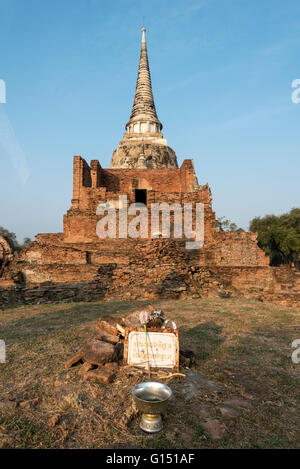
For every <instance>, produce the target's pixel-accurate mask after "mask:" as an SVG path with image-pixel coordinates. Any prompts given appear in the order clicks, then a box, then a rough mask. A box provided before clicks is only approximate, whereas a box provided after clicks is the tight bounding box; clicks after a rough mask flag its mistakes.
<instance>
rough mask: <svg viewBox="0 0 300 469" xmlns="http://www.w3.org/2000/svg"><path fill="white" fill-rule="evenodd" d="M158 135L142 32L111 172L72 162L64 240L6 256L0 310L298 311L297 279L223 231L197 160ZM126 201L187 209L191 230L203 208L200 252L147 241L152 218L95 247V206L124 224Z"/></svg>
mask: <svg viewBox="0 0 300 469" xmlns="http://www.w3.org/2000/svg"><path fill="white" fill-rule="evenodd" d="M161 130H162V124H161V123H160V121H159V120H158V117H157V114H156V109H155V105H154V101H153V96H152V89H151V79H150V71H149V66H148V59H147V50H146V42H145V32H144V31H143V41H142V50H141V59H140V67H139V75H138V80H137V87H136V95H135V100H134V106H133V111H132V114H131V118H130V120H129V122H128V123H127V124H126V133H125V134H124V139H123V140H122V141H121V142H120V144H119V146H118V147H117V149H116V150H115V151H114V153H113V157H112V162H111V167H110V168H102V167H101V165H100V163H99V162H98V161H97V160H93V161H91V163H90V165H89V164H88V163H87V162H86V160H85V159H84V158H82V157H81V156H75V157H74V163H73V198H72V203H71V207H70V209H69V210H68V212H67V213H66V214H65V215H64V229H63V233H57V234H39V235H37V236H36V240H35V241H34V242H33V243H32V244H30V246H28V247H27V248H26V249H24V250H23V251H22V252H21V253H20V255H19V256H16V257H14V258H13V259H12V256H11V253H10V254H9V255H10V257H9V256H8V254H6V258H5V262H3V263H2V267H3V268H2V269H1V270H0V277H1V278H0V304H1V303H2V304H7V303H8V302H10V301H11V300H14V301H17V302H18V301H19V302H25V303H35V302H48V301H89V300H96V299H142V298H143V299H145V298H147V299H154V298H165V297H171V298H178V297H188V296H192V297H199V296H205V297H207V296H217V295H220V296H224V297H226V296H229V295H234V296H245V297H255V298H258V299H260V300H268V301H269V300H270V301H278V302H281V303H282V304H289V305H299V303H300V301H299V300H300V274H299V273H297V272H293V271H292V270H291V269H289V268H287V267H280V268H271V267H270V266H269V259H268V258H267V257H266V256H265V254H264V253H263V251H262V250H261V249H260V248H259V247H258V246H257V242H256V234H255V233H244V232H242V233H240V232H235V233H231V232H219V231H217V229H216V219H215V213H214V211H213V210H212V196H211V191H210V188H209V186H208V184H205V185H199V184H198V181H197V177H196V174H195V171H194V166H193V162H192V160H190V159H186V160H184V162H183V163H182V165H181V167H180V168H179V167H178V163H177V158H176V154H175V152H174V151H173V150H172V149H171V148H170V147H168V146H167V142H166V140H165V139H163V135H162V133H161ZM121 195H122V196H125V195H126V196H127V199H128V203H133V202H141V199H140V197H142V199H143V200H142V202H143V203H144V204H145V205H146V207H147V208H148V209H150V207H151V204H154V203H163V202H167V203H168V204H173V203H178V204H180V205H183V204H184V203H190V204H192V205H193V221H192V225H193V228H194V229H195V226H196V225H195V207H196V204H197V203H201V204H203V206H204V245H203V247H202V248H201V249H194V250H187V249H186V247H185V239H174V237H173V233H172V232H171V235H170V237H168V238H165V239H163V238H162V236H160V238H159V239H151V217H150V215H149V216H148V225H149V229H148V235H147V236H146V237H145V238H144V239H141V238H138V239H130V238H128V239H122V238H119V237H117V238H116V239H99V237H98V236H97V233H96V226H97V223H98V222H99V220H100V219H101V215H97V213H96V210H97V207H98V205H99V203H110V204H113V205H114V206H115V207H116V212H117V220H118V216H119V213H120V211H119V210H120V207H119V196H121ZM149 213H150V210H149ZM132 218H133V217H132V216H128V222H129V221H130V220H131V219H132ZM171 221H174V217H173V218H172V217H171ZM118 234H119V233H118V230H117V236H118ZM2 244H3V243H2ZM2 251H3V252H4V250H2ZM1 275H2V276H1Z"/></svg>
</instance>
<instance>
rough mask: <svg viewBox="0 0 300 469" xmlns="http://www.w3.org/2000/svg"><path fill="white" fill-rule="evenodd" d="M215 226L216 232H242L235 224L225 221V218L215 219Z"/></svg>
mask: <svg viewBox="0 0 300 469" xmlns="http://www.w3.org/2000/svg"><path fill="white" fill-rule="evenodd" d="M216 226H217V230H218V231H244V230H243V229H242V228H239V227H238V226H237V224H236V223H232V222H231V221H230V220H227V219H225V217H219V218H217V219H216Z"/></svg>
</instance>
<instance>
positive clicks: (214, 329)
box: [181, 321, 225, 360]
mask: <svg viewBox="0 0 300 469" xmlns="http://www.w3.org/2000/svg"><path fill="white" fill-rule="evenodd" d="M222 329H223V328H222V327H221V326H218V325H217V324H216V323H215V322H213V321H211V322H206V323H202V324H198V325H197V326H195V327H192V328H191V329H184V328H182V329H181V336H182V345H183V348H185V347H187V348H191V349H192V350H193V351H194V353H195V355H196V358H197V359H198V360H199V359H200V360H206V359H207V358H209V356H210V355H211V354H212V353H214V354H215V353H216V351H217V350H218V349H219V347H220V345H221V344H222V343H223V342H224V340H225V336H222V335H221V334H222Z"/></svg>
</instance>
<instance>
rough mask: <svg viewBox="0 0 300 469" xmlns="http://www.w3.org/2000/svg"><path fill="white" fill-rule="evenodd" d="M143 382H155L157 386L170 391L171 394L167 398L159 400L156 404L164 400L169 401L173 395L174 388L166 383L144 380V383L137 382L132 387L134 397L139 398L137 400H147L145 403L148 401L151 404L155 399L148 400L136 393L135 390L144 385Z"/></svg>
mask: <svg viewBox="0 0 300 469" xmlns="http://www.w3.org/2000/svg"><path fill="white" fill-rule="evenodd" d="M143 384H144V385H145V384H151V385H153V384H154V385H156V386H161V387H162V388H163V389H165V390H166V391H168V392H169V396H168V397H166V399H163V400H161V401H157V402H156V404H160V403H162V402H166V401H168V400H169V399H170V398H171V397H172V394H173V391H172V389H171V388H170V387H169V386H167V385H166V384H164V383H158V382H157V381H143V382H142V383H138V384H136V385H135V386H134V387H133V388H132V390H131V393H132V395H133V397H134V399H137V400H138V401H140V402H145V403H147V404H151V402H153V401H146V400H145V399H141V398H140V397H138V396H137V395H136V394H135V393H134V391H135V390H136V389H138V388H139V387H142V385H143Z"/></svg>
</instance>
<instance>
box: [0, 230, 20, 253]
mask: <svg viewBox="0 0 300 469" xmlns="http://www.w3.org/2000/svg"><path fill="white" fill-rule="evenodd" d="M0 236H4V238H6V239H7V240H8V242H9V244H10V245H11V247H12V248H13V249H16V248H17V247H18V241H17V237H16V234H15V233H13V232H12V231H8V230H6V229H5V228H3V226H0Z"/></svg>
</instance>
